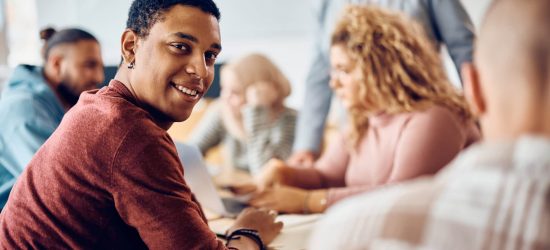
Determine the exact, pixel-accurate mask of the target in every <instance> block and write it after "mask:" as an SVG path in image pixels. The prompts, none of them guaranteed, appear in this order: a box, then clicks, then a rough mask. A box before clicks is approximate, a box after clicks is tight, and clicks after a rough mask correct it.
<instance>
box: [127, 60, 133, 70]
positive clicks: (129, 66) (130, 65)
mask: <svg viewBox="0 0 550 250" xmlns="http://www.w3.org/2000/svg"><path fill="white" fill-rule="evenodd" d="M134 65H135V64H134V62H133V61H132V62H131V63H129V64H128V68H129V69H133V68H134Z"/></svg>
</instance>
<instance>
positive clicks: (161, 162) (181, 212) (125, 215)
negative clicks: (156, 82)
mask: <svg viewBox="0 0 550 250" xmlns="http://www.w3.org/2000/svg"><path fill="white" fill-rule="evenodd" d="M147 130H148V128H143V126H141V128H134V129H132V130H131V131H129V132H128V135H127V136H126V138H125V139H124V141H123V142H122V143H121V144H120V146H119V147H118V150H117V153H116V155H115V158H114V159H113V161H112V165H111V171H112V177H111V178H112V179H111V190H110V191H111V194H112V196H113V201H114V204H115V208H116V210H117V211H118V213H119V215H120V217H121V219H122V220H124V222H125V223H126V224H128V225H129V226H131V227H133V228H135V229H136V230H137V232H138V233H139V235H140V237H141V239H142V240H143V242H144V243H145V244H146V245H147V247H148V248H150V249H177V248H179V249H224V246H223V244H222V242H221V241H219V240H217V238H216V235H215V234H214V233H212V231H211V230H210V229H209V228H208V225H207V223H206V219H205V217H204V214H203V212H202V210H201V208H200V206H199V203H198V202H196V201H195V199H194V197H193V195H192V193H191V190H190V189H189V187H188V186H187V184H186V183H185V180H184V178H183V167H182V165H181V163H180V161H179V158H178V156H177V152H176V149H175V147H174V146H173V145H172V144H171V139H170V138H169V137H168V135H159V134H152V133H151V132H150V131H147ZM144 140H145V142H144Z"/></svg>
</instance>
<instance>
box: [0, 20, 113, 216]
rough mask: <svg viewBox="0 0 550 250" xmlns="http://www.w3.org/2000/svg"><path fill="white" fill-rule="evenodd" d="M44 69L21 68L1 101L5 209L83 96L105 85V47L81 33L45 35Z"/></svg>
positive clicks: (0, 177) (0, 173)
mask: <svg viewBox="0 0 550 250" xmlns="http://www.w3.org/2000/svg"><path fill="white" fill-rule="evenodd" d="M40 38H41V39H42V40H44V46H43V48H42V56H43V58H44V66H43V67H38V66H31V65H19V66H17V67H16V68H15V70H14V72H13V74H12V76H11V77H10V79H9V80H8V82H7V83H6V86H5V90H4V91H3V93H2V97H1V98H0V121H1V122H0V209H1V208H2V207H3V206H4V204H5V202H6V200H7V198H8V195H9V192H10V190H11V188H12V186H13V184H14V183H15V180H16V178H17V177H18V176H19V175H20V174H21V172H23V169H24V168H25V166H26V165H27V163H28V162H29V161H30V159H31V158H32V156H33V155H34V154H35V153H36V151H37V150H38V149H39V148H40V146H42V144H43V143H44V142H45V141H46V140H47V139H48V137H50V135H51V134H52V133H53V132H54V130H55V129H56V128H57V126H58V125H59V123H60V122H61V119H62V118H63V115H64V114H65V112H66V111H68V110H69V109H70V108H71V107H72V106H73V105H74V104H76V102H77V101H78V97H79V96H80V93H82V92H83V91H86V90H90V89H94V88H96V87H97V85H98V84H99V83H101V82H103V78H104V76H103V61H102V59H101V50H100V45H99V42H98V41H97V39H96V38H95V37H94V36H93V35H91V34H90V33H88V32H86V31H84V30H81V29H75V28H71V29H64V30H60V31H58V32H56V31H55V30H54V29H52V28H47V29H44V30H42V31H41V32H40Z"/></svg>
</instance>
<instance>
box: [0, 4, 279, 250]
mask: <svg viewBox="0 0 550 250" xmlns="http://www.w3.org/2000/svg"><path fill="white" fill-rule="evenodd" d="M218 19H219V11H218V9H217V7H216V5H215V4H214V2H212V1H210V0H179V1H162V0H156V1H151V0H136V1H134V2H133V3H132V6H131V7H130V12H129V16H128V22H127V29H126V30H125V31H124V33H123V34H122V39H121V51H122V56H123V58H124V62H123V64H122V66H121V68H120V69H119V72H118V73H117V75H116V76H115V79H114V80H112V81H111V82H110V84H109V86H108V87H105V88H102V89H101V90H99V91H96V92H91V93H86V94H84V95H82V96H81V98H80V100H79V102H78V104H77V105H76V106H75V107H74V108H73V109H72V110H71V111H70V112H69V113H68V114H67V115H66V117H65V118H64V119H63V121H62V123H61V125H60V127H59V128H58V129H57V130H56V132H55V133H54V134H53V135H52V137H51V138H50V140H48V141H47V142H46V144H45V145H44V146H43V147H42V148H41V149H40V150H39V151H38V153H37V154H36V156H35V157H34V158H33V160H31V162H30V164H29V167H28V168H27V170H26V171H25V172H24V173H23V175H22V176H21V178H20V180H19V181H18V182H17V183H16V185H15V186H14V189H13V191H12V193H11V195H10V198H9V200H8V202H7V205H6V207H5V209H4V211H3V212H2V214H1V215H0V246H1V247H2V248H8V249H14V248H16V249H26V248H45V249H58V248H72V249H80V248H91V249H111V248H114V249H118V248H124V249H143V248H149V249H224V248H225V247H224V246H223V244H222V243H221V242H220V241H218V240H217V239H216V236H215V235H214V233H212V231H211V230H210V229H209V228H208V225H207V224H206V219H205V217H204V215H203V212H202V210H201V208H200V205H199V203H198V202H197V201H196V200H195V198H194V196H193V194H192V193H191V190H189V187H188V186H187V184H186V183H185V181H184V178H183V168H182V165H181V162H180V161H179V158H178V156H177V152H176V148H175V146H174V143H173V141H172V139H171V138H170V136H169V135H168V133H167V132H166V130H167V129H168V128H169V127H170V126H171V125H172V123H173V122H176V121H184V120H186V119H187V118H188V117H189V115H190V114H191V111H192V109H193V107H194V105H195V104H196V103H197V102H198V100H199V99H200V98H201V97H202V95H203V94H204V93H205V92H206V90H207V89H208V87H210V84H211V82H212V79H213V75H214V61H215V59H216V55H217V54H218V53H219V52H220V50H221V46H220V43H221V41H220V32H219V26H218ZM281 227H282V224H281V223H274V217H273V216H272V214H268V213H266V212H263V211H258V210H254V209H249V210H245V212H243V214H241V216H239V218H237V221H236V223H235V225H234V226H233V227H232V229H231V230H230V232H232V235H231V236H232V237H230V240H229V242H228V246H229V247H230V248H231V247H232V249H236V248H235V247H238V248H239V249H245V248H246V249H259V248H262V247H263V243H269V242H270V241H271V240H272V239H273V238H274V237H275V236H276V235H277V233H278V232H279V231H280V230H281ZM262 241H263V243H262Z"/></svg>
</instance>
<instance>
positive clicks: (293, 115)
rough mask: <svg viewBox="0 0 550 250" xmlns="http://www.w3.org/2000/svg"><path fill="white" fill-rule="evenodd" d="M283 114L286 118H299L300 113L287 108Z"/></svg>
mask: <svg viewBox="0 0 550 250" xmlns="http://www.w3.org/2000/svg"><path fill="white" fill-rule="evenodd" d="M283 113H284V114H285V115H286V116H289V117H297V116H298V111H297V110H296V109H293V108H290V107H286V106H285V107H284V111H283Z"/></svg>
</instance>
